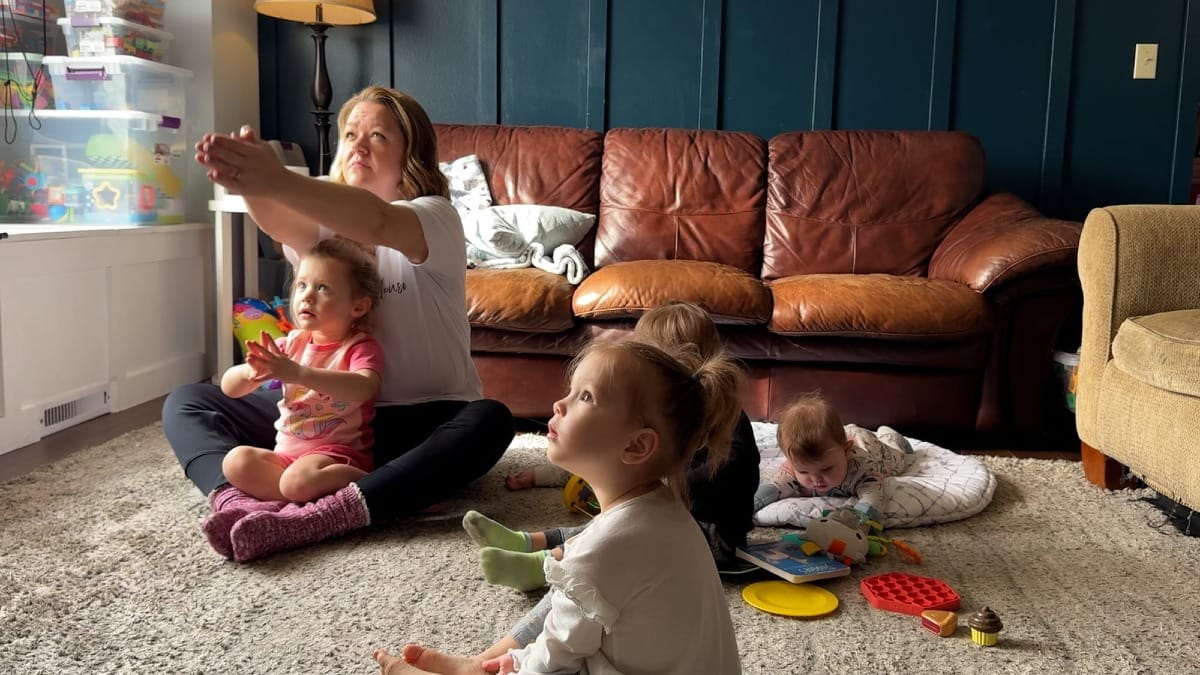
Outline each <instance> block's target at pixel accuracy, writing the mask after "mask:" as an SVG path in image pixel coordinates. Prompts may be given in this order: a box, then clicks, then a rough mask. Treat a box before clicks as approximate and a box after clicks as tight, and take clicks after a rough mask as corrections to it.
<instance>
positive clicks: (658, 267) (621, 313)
mask: <svg viewBox="0 0 1200 675" xmlns="http://www.w3.org/2000/svg"><path fill="white" fill-rule="evenodd" d="M672 301H684V302H695V303H697V304H699V305H700V306H702V307H704V308H705V309H707V310H708V312H709V314H711V315H712V318H713V320H714V321H716V322H717V323H718V324H757V325H762V324H765V323H766V322H767V319H769V318H770V316H771V294H770V292H768V291H767V289H766V287H765V286H763V284H762V282H761V281H759V280H758V279H757V278H755V277H753V276H751V275H749V274H747V273H746V272H743V271H742V270H739V269H734V268H733V267H730V266H728V265H722V264H719V263H713V262H702V261H698V260H639V261H635V262H625V263H616V264H611V265H606V266H604V267H601V268H600V269H598V270H596V271H595V272H593V273H592V274H591V275H590V276H588V277H587V278H586V279H584V280H583V283H581V284H579V288H578V289H576V291H575V300H574V310H575V315H576V316H577V317H580V318H584V319H627V318H637V317H639V316H641V315H642V314H643V313H644V312H646V311H647V310H650V309H654V308H655V307H659V306H661V305H664V304H666V303H668V302H672Z"/></svg>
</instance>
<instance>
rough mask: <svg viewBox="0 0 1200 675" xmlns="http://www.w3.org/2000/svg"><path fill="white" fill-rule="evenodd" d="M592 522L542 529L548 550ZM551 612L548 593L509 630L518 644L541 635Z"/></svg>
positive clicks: (529, 641) (527, 642)
mask: <svg viewBox="0 0 1200 675" xmlns="http://www.w3.org/2000/svg"><path fill="white" fill-rule="evenodd" d="M590 524H591V523H585V524H583V525H579V526H577V527H556V528H554V529H550V530H544V531H542V534H544V535H546V550H547V551H551V550H553V549H556V548H558V547H559V546H562V545H563V544H564V543H566V541H567V540H568V539H570V538H571V537H574V536H575V535H577V534H579V533H580V532H583V530H584V528H586V527H587V526H588V525H590ZM549 614H550V594H549V593H547V594H545V595H543V596H542V599H541V600H540V601H539V602H538V604H536V605H534V607H533V609H531V610H529V612H528V613H526V614H525V616H523V617H521V620H520V621H518V622H517V624H516V625H515V626H513V627H512V630H510V631H508V634H509V635H511V636H513V639H514V640H516V641H517V644H518V645H520V646H521V647H524V646H525V645H527V644H529V643H531V642H533V641H534V640H536V639H537V636H538V635H541V633H542V625H543V624H545V623H546V616H547V615H549Z"/></svg>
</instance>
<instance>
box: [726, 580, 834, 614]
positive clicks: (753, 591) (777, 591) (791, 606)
mask: <svg viewBox="0 0 1200 675" xmlns="http://www.w3.org/2000/svg"><path fill="white" fill-rule="evenodd" d="M742 599H743V600H745V601H746V603H747V604H749V605H750V606H751V607H754V608H756V609H761V610H762V611H764V612H769V613H771V614H778V615H780V616H797V617H804V618H812V617H817V616H825V615H826V614H829V613H830V612H832V611H833V610H835V609H837V606H838V599H837V596H836V595H834V594H833V593H830V592H829V591H827V590H825V589H824V588H821V587H820V586H814V585H813V584H792V583H788V582H786V581H759V582H757V583H753V584H750V585H749V586H747V587H745V588H744V589H742Z"/></svg>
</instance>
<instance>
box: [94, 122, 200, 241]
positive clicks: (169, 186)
mask: <svg viewBox="0 0 1200 675" xmlns="http://www.w3.org/2000/svg"><path fill="white" fill-rule="evenodd" d="M84 153H85V154H86V155H87V159H88V161H89V162H90V163H91V164H92V165H93V166H94V167H96V168H94V169H86V170H85V169H80V170H79V173H80V175H81V176H83V175H84V173H85V171H93V172H94V171H117V170H120V171H123V172H125V173H124V174H122V175H121V176H118V174H115V173H114V174H111V177H112V178H113V181H114V182H111V183H110V187H112V188H114V189H118V190H120V189H121V187H122V186H123V187H125V188H127V189H128V190H129V191H128V192H124V193H123V196H122V197H118V199H125V200H127V201H126V202H125V203H127V204H129V206H130V210H129V213H130V214H131V218H130V219H129V220H128V221H127V222H137V223H146V222H150V223H153V222H160V223H180V222H183V213H182V210H181V208H180V207H179V205H180V200H179V199H178V197H179V196H180V193H181V192H182V190H183V181H182V180H181V179H180V178H179V175H178V174H176V173H175V171H174V170H172V169H171V149H170V148H169V147H167V146H166V144H162V143H159V144H155V146H154V148H153V150H150V149H147V148H146V147H144V146H142V145H141V144H140V143H135V142H133V141H131V140H128V139H127V138H126V137H124V136H121V135H118V134H96V135H94V136H92V137H91V138H89V139H88V141H87V144H86V146H85V148H84ZM131 170H132V171H131ZM93 176H94V177H95V178H97V179H98V178H100V174H95V173H93ZM122 179H123V180H122ZM117 182H120V183H121V186H118V185H117ZM95 187H97V185H96V184H89V183H88V181H87V178H86V177H84V188H85V192H87V193H88V194H89V196H90V197H92V198H93V199H94V198H95V197H96V196H97V195H94V194H93V193H92V189H93V188H95ZM98 196H99V197H100V198H101V199H105V198H108V197H111V196H112V193H111V192H105V191H103V190H102V191H101V192H100V193H98ZM109 203H110V202H103V204H104V205H105V206H103V207H101V206H99V205H95V209H96V210H97V211H98V213H92V211H91V210H90V209H91V208H92V207H93V205H92V204H89V205H88V207H89V208H88V209H85V211H84V215H83V220H85V221H92V222H113V221H112V220H110V218H113V217H115V216H114V215H113V214H112V213H105V212H104V210H105V209H107V205H108V204H109Z"/></svg>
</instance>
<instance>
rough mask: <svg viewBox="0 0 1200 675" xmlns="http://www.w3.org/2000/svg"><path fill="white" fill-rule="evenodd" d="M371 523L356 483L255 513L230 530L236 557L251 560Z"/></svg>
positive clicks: (238, 522)
mask: <svg viewBox="0 0 1200 675" xmlns="http://www.w3.org/2000/svg"><path fill="white" fill-rule="evenodd" d="M370 523H371V516H370V514H369V513H368V512H367V504H366V502H365V501H364V500H363V497H362V493H361V492H359V491H358V486H357V485H355V484H354V483H351V484H349V485H347V486H346V487H344V488H342V489H341V490H338V491H337V492H335V493H333V494H331V495H326V496H324V497H321V498H320V499H318V500H317V501H315V502H310V503H308V504H289V505H287V506H285V507H284V508H283V509H281V510H280V511H278V512H277V513H273V512H262V511H260V512H258V513H251V514H249V515H247V516H246V517H245V518H242V519H241V520H239V521H237V523H235V524H234V526H233V530H231V531H230V533H229V539H230V541H231V542H232V544H233V559H234V560H236V561H238V562H249V561H251V560H255V559H257V558H261V557H263V556H265V555H268V554H270V553H275V552H276V551H283V550H286V549H289V548H297V547H299V546H306V545H308V544H315V543H316V542H318V541H324V540H325V539H329V538H331V537H336V536H338V535H341V534H345V533H347V532H349V531H351V530H356V529H358V528H360V527H366V526H367V525H369V524H370Z"/></svg>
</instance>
